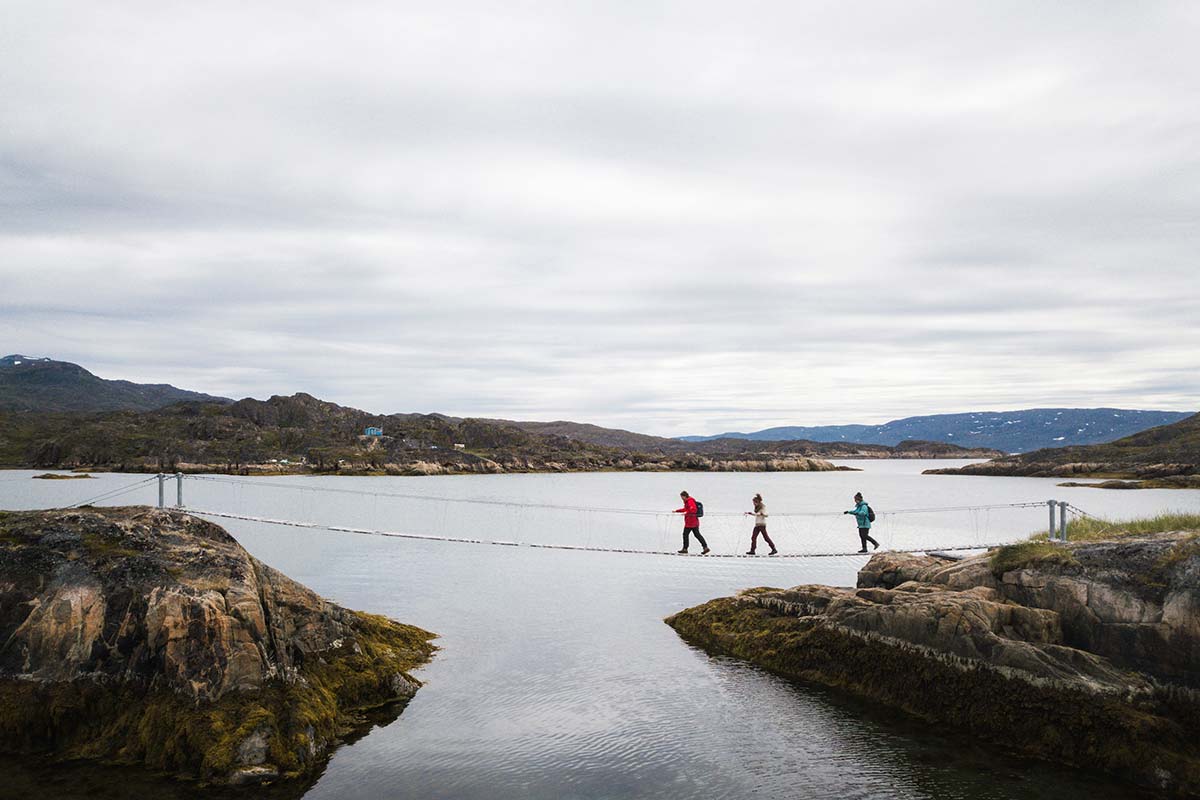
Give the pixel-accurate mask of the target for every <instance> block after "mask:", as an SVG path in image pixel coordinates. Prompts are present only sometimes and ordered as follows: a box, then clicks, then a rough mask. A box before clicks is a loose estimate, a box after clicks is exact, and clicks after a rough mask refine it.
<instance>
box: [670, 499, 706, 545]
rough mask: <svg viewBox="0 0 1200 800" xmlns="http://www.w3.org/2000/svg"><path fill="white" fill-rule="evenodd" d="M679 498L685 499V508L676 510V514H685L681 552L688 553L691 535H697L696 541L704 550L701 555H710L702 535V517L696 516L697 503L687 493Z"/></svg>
mask: <svg viewBox="0 0 1200 800" xmlns="http://www.w3.org/2000/svg"><path fill="white" fill-rule="evenodd" d="M679 496H680V497H682V498H683V508H677V509H675V513H676V514H683V549H682V550H680V551H679V552H681V553H686V552H687V551H688V541H689V534H692V533H694V534H696V541H697V542H699V543H700V546H701V547H703V548H704V549H703V550H701V551H700V555H702V556H706V555H708V542H706V541H704V537H703V536H701V535H700V517H699V516H697V515H696V501H695V500H693V499H692V498H691V497H689V496H688V493H687V492H680V493H679Z"/></svg>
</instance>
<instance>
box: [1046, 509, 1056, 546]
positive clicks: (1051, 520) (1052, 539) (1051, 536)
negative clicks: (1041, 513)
mask: <svg viewBox="0 0 1200 800" xmlns="http://www.w3.org/2000/svg"><path fill="white" fill-rule="evenodd" d="M1047 504H1048V505H1049V506H1050V541H1052V542H1053V541H1055V538H1054V506H1056V505H1058V503H1057V501H1055V500H1048V501H1047Z"/></svg>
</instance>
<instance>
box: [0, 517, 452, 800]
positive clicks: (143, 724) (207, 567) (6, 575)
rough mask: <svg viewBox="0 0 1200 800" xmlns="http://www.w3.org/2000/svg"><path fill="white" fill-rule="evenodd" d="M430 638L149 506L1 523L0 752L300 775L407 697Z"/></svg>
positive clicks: (203, 775) (222, 777) (189, 772)
mask: <svg viewBox="0 0 1200 800" xmlns="http://www.w3.org/2000/svg"><path fill="white" fill-rule="evenodd" d="M431 638H432V635H431V634H429V633H427V632H425V631H422V630H420V629H418V628H414V627H412V626H408V625H401V624H399V623H395V622H392V621H391V620H387V619H385V618H382V617H377V616H372V615H367V614H362V613H359V612H355V611H350V610H347V609H344V608H341V607H340V606H337V605H334V604H332V603H328V602H326V601H325V600H323V599H321V598H320V597H319V596H317V595H316V594H315V593H314V592H312V591H311V590H309V589H307V588H306V587H304V586H302V585H300V584H298V583H296V582H295V581H293V580H291V579H289V578H287V577H286V576H284V575H283V574H281V573H280V572H278V571H276V570H274V569H272V568H271V567H268V566H267V565H265V564H263V563H262V562H260V561H258V560H257V559H255V558H253V557H252V556H251V555H250V554H249V553H247V552H246V551H245V550H244V549H243V548H242V547H241V546H240V545H239V544H238V543H237V542H236V541H235V540H234V539H233V538H232V537H231V536H230V535H229V534H228V533H226V532H225V531H224V530H223V529H222V528H220V527H218V526H216V525H214V524H212V523H210V522H207V521H205V520H202V519H199V518H196V517H192V516H188V515H186V514H182V513H178V512H171V511H160V510H152V509H146V508H118V509H94V508H89V509H79V510H69V511H44V512H25V513H10V514H3V515H0V749H4V750H7V751H18V752H23V751H40V752H48V753H50V754H51V755H53V756H55V757H59V758H76V757H91V758H99V759H103V760H111V761H118V762H124V763H141V764H145V765H147V766H150V767H152V768H155V769H158V770H165V771H169V772H172V773H176V774H180V775H184V776H187V777H193V778H199V779H203V780H210V781H229V782H235V783H236V782H246V781H259V780H264V779H269V778H274V777H278V776H279V775H280V774H285V775H286V774H292V775H297V776H298V775H301V774H305V773H312V772H314V771H315V770H316V769H317V768H318V767H319V766H320V763H321V761H322V756H323V754H325V753H326V752H327V751H328V748H329V746H330V745H331V744H332V743H334V742H335V741H336V739H337V738H338V736H339V735H340V734H341V733H343V732H344V731H345V730H347V727H348V725H350V724H351V723H353V721H354V718H355V713H356V712H357V710H359V709H363V708H369V707H375V706H379V705H380V704H384V703H388V702H391V701H398V700H404V699H407V698H409V697H411V696H412V694H413V693H414V692H415V691H416V687H417V685H418V683H417V681H415V680H414V679H413V678H412V677H411V675H409V670H411V669H412V668H413V667H415V666H417V665H419V664H420V663H423V662H424V661H425V660H426V659H427V658H428V657H429V655H430V654H431V652H432V646H431V645H430V644H429V640H430V639H431Z"/></svg>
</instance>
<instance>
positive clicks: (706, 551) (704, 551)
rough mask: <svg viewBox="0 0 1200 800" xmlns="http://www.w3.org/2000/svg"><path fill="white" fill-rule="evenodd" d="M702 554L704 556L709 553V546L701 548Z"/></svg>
mask: <svg viewBox="0 0 1200 800" xmlns="http://www.w3.org/2000/svg"><path fill="white" fill-rule="evenodd" d="M700 555H702V556H706V555H708V548H707V547H706V548H704V549H703V550H701V551H700Z"/></svg>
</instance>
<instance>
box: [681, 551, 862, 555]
mask: <svg viewBox="0 0 1200 800" xmlns="http://www.w3.org/2000/svg"><path fill="white" fill-rule="evenodd" d="M675 552H677V553H682V554H683V555H687V550H676V551H675ZM863 552H866V551H865V550H864V551H863Z"/></svg>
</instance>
